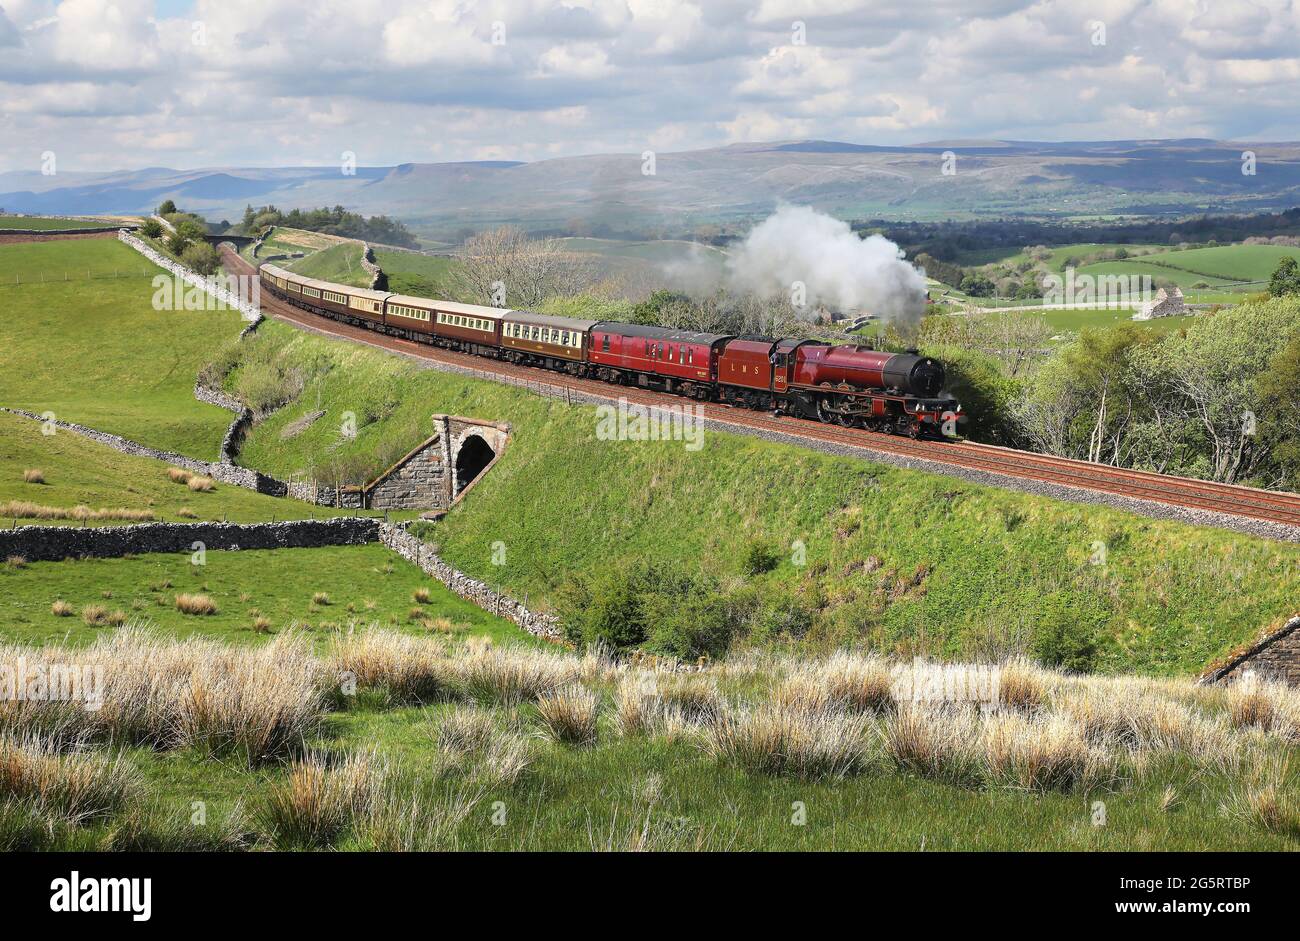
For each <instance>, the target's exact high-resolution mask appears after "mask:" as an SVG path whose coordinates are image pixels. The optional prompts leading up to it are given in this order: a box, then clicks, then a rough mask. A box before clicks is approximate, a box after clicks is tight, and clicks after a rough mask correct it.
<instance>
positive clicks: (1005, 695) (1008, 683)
mask: <svg viewBox="0 0 1300 941" xmlns="http://www.w3.org/2000/svg"><path fill="white" fill-rule="evenodd" d="M1051 680H1052V675H1051V674H1050V673H1049V672H1048V671H1046V670H1043V669H1041V668H1039V667H1037V666H1035V665H1034V664H1033V663H1030V662H1029V661H1028V660H1026V659H1025V658H1024V657H1014V658H1012V659H1010V660H1008V661H1006V662H1005V663H1003V664H1002V668H1001V670H1000V672H999V675H998V701H999V702H1001V703H1002V704H1003V705H1004V706H1010V707H1011V708H1013V709H1021V710H1026V711H1030V710H1034V709H1038V708H1039V707H1040V706H1042V705H1043V704H1044V703H1045V702H1046V701H1047V696H1048V692H1049V690H1050V689H1051Z"/></svg>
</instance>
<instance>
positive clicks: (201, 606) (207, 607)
mask: <svg viewBox="0 0 1300 941" xmlns="http://www.w3.org/2000/svg"><path fill="white" fill-rule="evenodd" d="M176 610H177V611H179V612H181V614H194V615H200V616H203V615H210V614H216V613H217V605H216V602H214V601H213V600H212V599H211V598H209V597H208V596H207V595H191V594H179V595H177V596H176Z"/></svg>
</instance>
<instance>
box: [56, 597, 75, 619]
mask: <svg viewBox="0 0 1300 941" xmlns="http://www.w3.org/2000/svg"><path fill="white" fill-rule="evenodd" d="M76 613H77V609H76V608H74V607H73V606H72V605H70V604H68V603H67V602H66V601H64V600H63V599H62V598H59V599H58V600H56V601H55V602H54V604H52V605H50V614H52V615H54V616H55V617H56V618H70V617H72V616H73V615H74V614H76Z"/></svg>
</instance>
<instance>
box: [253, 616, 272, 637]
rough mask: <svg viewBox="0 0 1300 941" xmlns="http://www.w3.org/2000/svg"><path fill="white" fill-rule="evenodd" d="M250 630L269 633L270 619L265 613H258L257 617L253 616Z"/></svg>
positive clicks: (255, 632) (257, 632)
mask: <svg viewBox="0 0 1300 941" xmlns="http://www.w3.org/2000/svg"><path fill="white" fill-rule="evenodd" d="M251 630H252V631H253V633H254V634H269V633H271V619H270V618H268V617H266V616H265V615H261V614H259V615H258V616H257V617H255V618H253V623H252V625H251Z"/></svg>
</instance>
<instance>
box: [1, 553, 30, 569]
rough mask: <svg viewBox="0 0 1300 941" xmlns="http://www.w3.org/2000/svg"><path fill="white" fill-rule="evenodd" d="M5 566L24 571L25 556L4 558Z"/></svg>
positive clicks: (25, 564)
mask: <svg viewBox="0 0 1300 941" xmlns="http://www.w3.org/2000/svg"><path fill="white" fill-rule="evenodd" d="M5 565H6V566H8V567H9V568H11V569H25V568H27V556H25V555H11V556H6V557H5Z"/></svg>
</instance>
